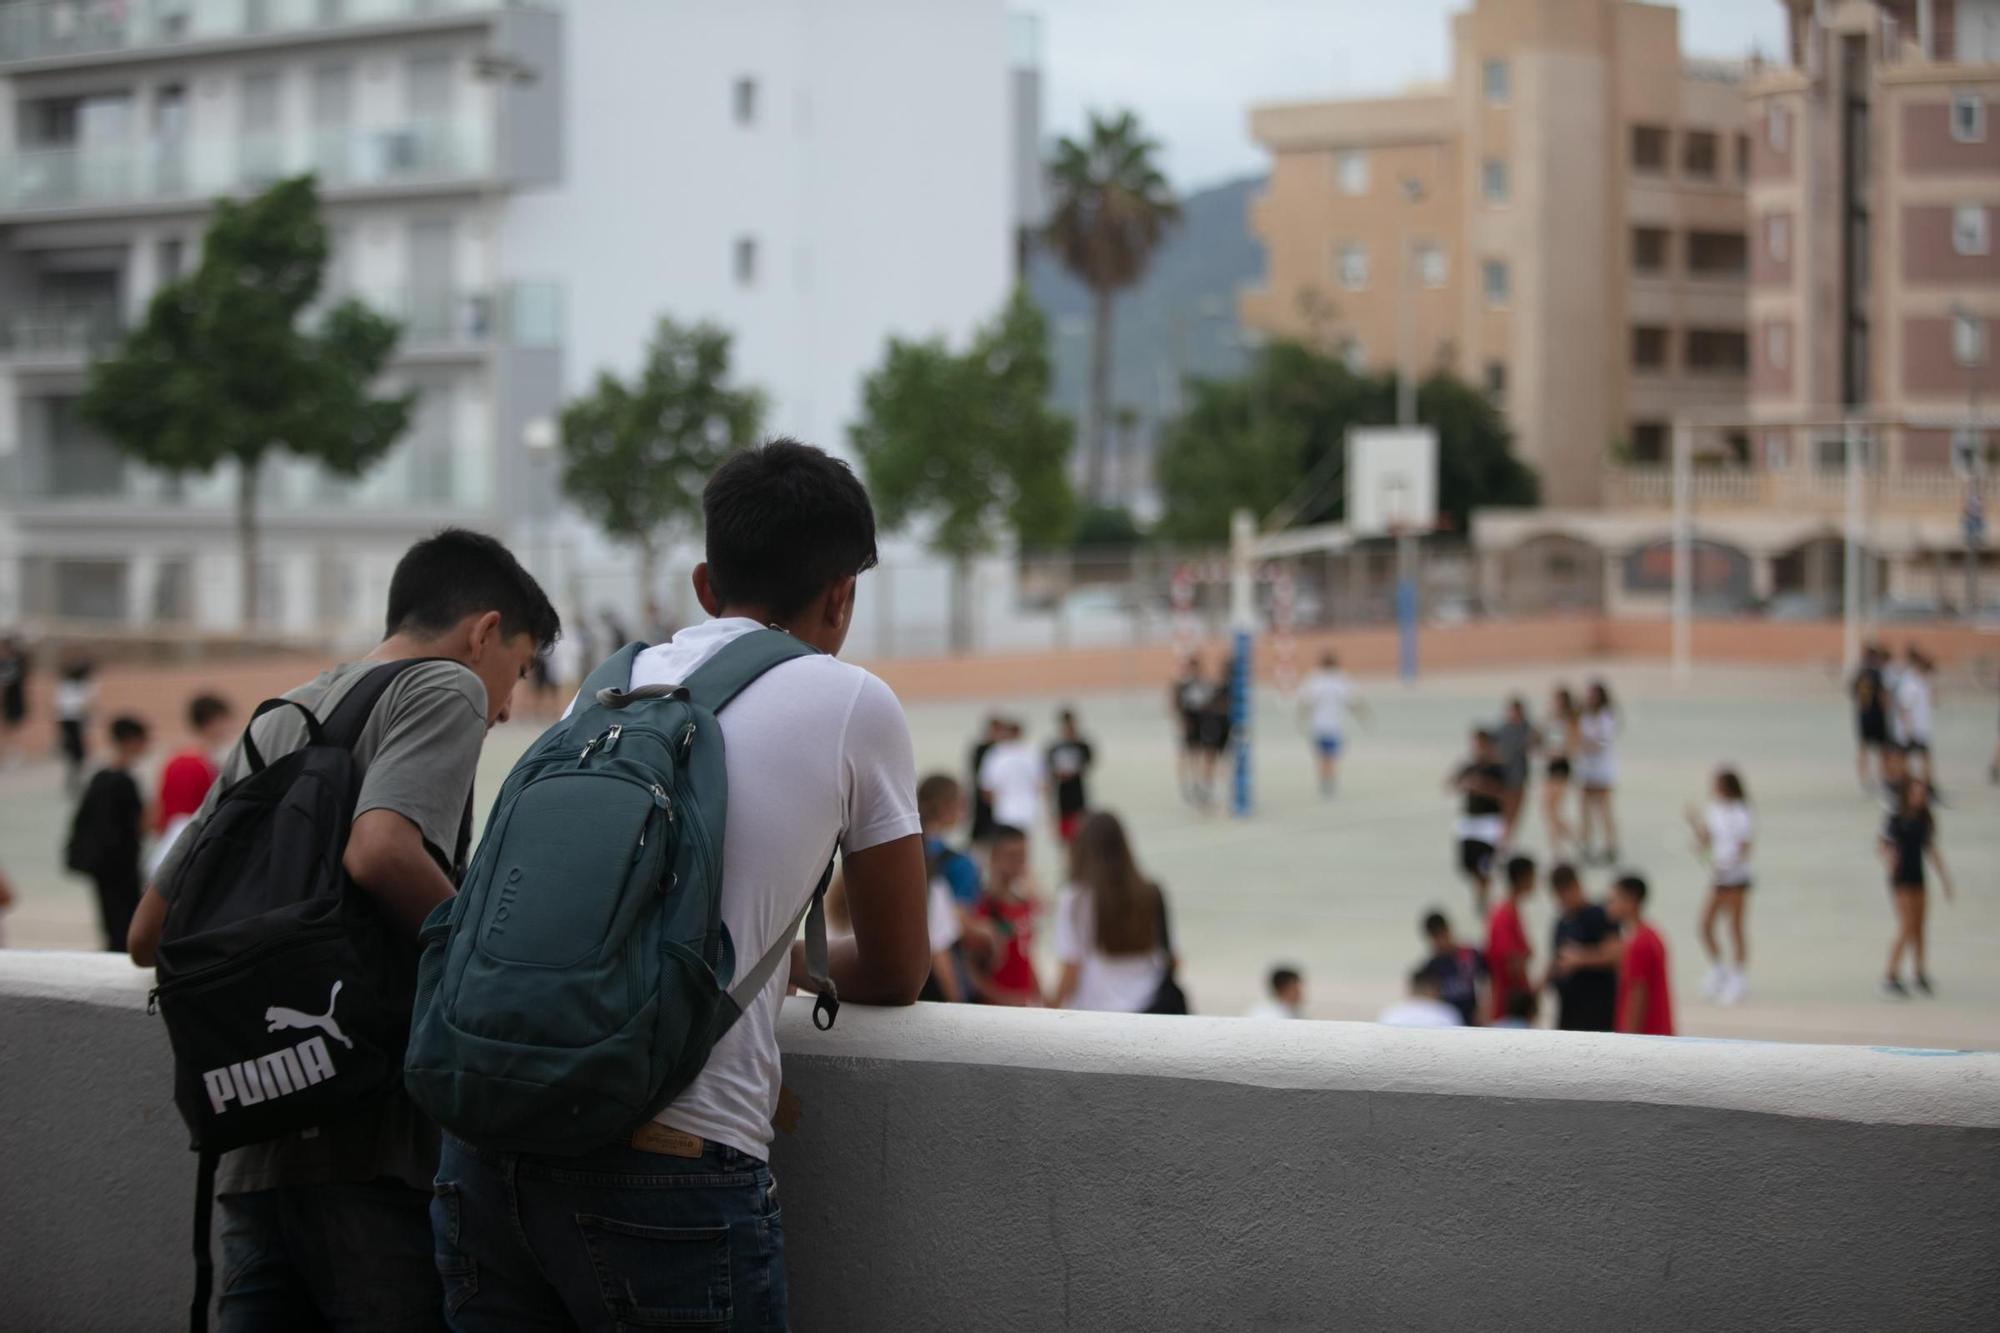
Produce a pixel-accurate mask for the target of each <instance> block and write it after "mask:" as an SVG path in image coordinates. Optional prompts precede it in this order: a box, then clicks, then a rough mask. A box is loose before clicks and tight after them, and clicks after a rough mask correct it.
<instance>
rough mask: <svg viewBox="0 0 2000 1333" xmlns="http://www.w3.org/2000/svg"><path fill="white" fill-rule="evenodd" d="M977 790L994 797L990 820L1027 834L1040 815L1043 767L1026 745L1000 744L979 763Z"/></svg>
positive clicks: (1025, 743) (1018, 743)
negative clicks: (991, 794)
mask: <svg viewBox="0 0 2000 1333" xmlns="http://www.w3.org/2000/svg"><path fill="white" fill-rule="evenodd" d="M979 788H980V790H981V791H989V792H992V793H993V818H994V819H995V820H996V821H997V822H999V823H1002V824H1009V825H1012V826H1013V827H1014V828H1017V829H1020V830H1021V831H1022V832H1024V833H1025V832H1027V831H1029V830H1031V829H1033V828H1034V827H1035V820H1036V818H1037V817H1038V816H1039V815H1040V814H1041V813H1042V765H1041V761H1040V760H1038V759H1036V758H1035V752H1034V751H1033V750H1031V749H1029V748H1028V743H1027V742H1026V741H1002V742H1000V743H999V744H998V745H996V746H994V747H993V748H992V749H990V750H988V751H987V752H986V758H984V759H982V760H980V762H979Z"/></svg>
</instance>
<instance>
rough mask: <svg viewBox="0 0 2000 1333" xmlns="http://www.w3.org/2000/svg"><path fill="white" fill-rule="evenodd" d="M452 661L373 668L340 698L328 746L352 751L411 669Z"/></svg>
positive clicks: (419, 660)
mask: <svg viewBox="0 0 2000 1333" xmlns="http://www.w3.org/2000/svg"><path fill="white" fill-rule="evenodd" d="M450 660H452V659H450V658H447V657H406V658H403V659H402V660H401V661H397V662H384V663H382V665H380V666H378V667H372V668H370V669H369V671H368V674H366V675H365V676H363V677H362V678H361V679H360V680H357V681H356V682H354V684H352V685H350V686H349V687H348V689H347V693H346V694H343V695H342V696H340V702H339V703H338V704H336V705H334V709H333V711H332V712H331V713H329V714H327V717H326V722H325V724H324V727H323V729H322V730H323V732H324V735H325V743H326V744H328V745H334V746H338V747H339V748H341V749H343V750H352V749H353V748H354V746H355V744H356V743H357V742H359V741H360V739H361V732H362V730H363V729H364V728H365V727H367V725H368V718H369V715H370V714H372V713H373V712H374V711H375V705H376V704H377V703H379V702H381V699H382V696H383V695H384V694H385V693H387V692H388V689H389V687H390V686H391V685H393V684H395V683H396V680H397V678H398V677H400V676H401V675H402V674H403V673H404V672H405V671H408V670H410V669H411V668H412V667H419V666H422V665H423V664H424V663H426V662H448V661H450ZM467 669H468V670H470V668H467ZM315 739H317V738H315Z"/></svg>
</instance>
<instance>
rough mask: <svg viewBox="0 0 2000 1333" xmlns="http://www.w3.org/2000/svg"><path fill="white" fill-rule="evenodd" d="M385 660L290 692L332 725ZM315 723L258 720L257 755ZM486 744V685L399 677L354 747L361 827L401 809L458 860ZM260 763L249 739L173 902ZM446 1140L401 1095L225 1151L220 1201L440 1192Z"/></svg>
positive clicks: (215, 790)
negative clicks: (381, 1186) (378, 813)
mask: <svg viewBox="0 0 2000 1333" xmlns="http://www.w3.org/2000/svg"><path fill="white" fill-rule="evenodd" d="M380 665H381V663H380V662H367V661H364V662H347V663H343V664H342V665H340V666H337V667H334V668H332V669H331V670H328V671H324V672H321V673H320V674H319V675H318V676H316V677H314V678H313V679H312V680H311V681H308V682H307V683H306V684H304V685H301V686H300V687H299V688H297V689H295V690H291V691H289V692H288V693H287V694H286V695H285V697H286V698H287V699H295V700H297V701H298V702H299V703H302V704H304V705H305V706H306V707H308V708H310V709H311V710H312V711H313V712H314V713H316V714H317V715H318V716H319V717H320V718H321V719H322V720H324V719H325V718H327V717H328V716H329V715H331V714H332V712H333V710H334V709H335V708H337V707H339V705H340V701H341V700H342V699H343V698H345V697H346V695H347V692H348V691H349V690H350V689H352V688H353V687H354V684H355V682H356V681H358V680H360V679H361V678H362V677H363V676H365V675H367V674H368V672H369V671H370V670H372V669H373V668H375V667H378V666H380ZM305 731H306V726H305V720H304V719H303V718H301V717H300V716H299V714H298V711H297V710H296V709H291V708H285V709H279V710H277V711H275V712H272V713H269V714H267V715H266V716H264V717H261V718H259V719H258V720H257V723H256V732H255V735H256V738H257V748H258V750H259V751H261V752H262V753H263V755H264V756H265V758H267V759H268V758H271V757H273V756H275V755H281V754H286V753H288V752H290V751H292V750H294V749H297V748H298V747H299V745H300V744H302V743H303V742H304V740H305ZM485 740H486V687H485V686H484V685H482V684H481V683H480V680H479V677H478V676H476V675H474V674H473V673H472V672H471V670H470V669H468V668H466V667H463V666H460V665H459V664H458V663H456V662H426V663H424V664H423V665H421V666H415V667H411V668H410V669H409V670H407V671H405V672H404V673H403V674H402V675H400V676H398V677H397V678H396V680H395V681H394V683H392V684H391V685H390V686H389V688H388V689H387V690H386V691H384V692H383V695H382V697H381V698H380V699H379V700H377V701H376V704H375V709H374V711H373V712H372V713H371V714H370V715H369V718H368V723H367V725H366V726H364V727H363V728H362V729H361V736H360V739H359V740H358V741H356V742H355V746H354V758H355V762H356V763H357V764H358V765H359V766H360V768H361V794H360V797H359V799H358V800H357V801H356V803H355V806H354V817H355V818H356V819H359V818H360V817H361V816H362V815H364V814H366V813H368V812H369V811H370V810H393V811H395V812H396V813H397V814H399V815H402V816H403V817H404V818H405V819H408V820H409V821H410V822H411V823H413V824H415V825H416V826H417V828H418V830H419V831H420V832H421V833H422V834H423V836H424V841H425V842H426V843H428V844H429V845H430V847H431V850H432V851H433V852H434V853H435V854H436V855H437V856H438V857H439V858H440V859H441V860H445V861H447V862H448V861H449V859H450V857H451V855H452V852H453V851H454V849H455V847H456V844H457V841H458V828H459V822H460V820H461V819H462V818H463V816H464V814H465V802H466V797H467V795H468V794H469V793H470V792H471V790H472V778H473V773H474V771H475V770H476V769H477V767H478V765H479V748H480V746H481V745H482V744H484V742H485ZM249 771H250V765H249V761H248V760H247V759H245V758H244V755H243V746H242V743H241V742H238V743H237V746H236V748H235V749H234V750H232V751H230V754H229V758H228V760H227V761H226V762H225V763H224V764H223V766H222V777H221V780H220V781H218V782H217V783H216V784H215V785H214V786H213V787H211V788H210V789H209V793H208V799H207V800H206V801H204V802H203V803H202V807H201V810H200V811H199V812H198V813H197V814H196V815H195V817H194V819H193V820H192V821H191V822H190V823H189V825H188V827H187V829H186V831H185V832H183V833H182V834H181V837H180V840H179V841H177V842H176V843H175V844H174V848H173V850H172V851H171V852H169V853H168V854H167V857H166V859H165V860H164V861H163V862H162V863H161V865H160V871H159V874H158V875H157V876H156V877H155V879H154V883H155V885H156V887H157V888H158V889H159V891H160V893H161V894H162V895H164V896H165V897H166V898H168V899H169V900H171V899H172V898H173V896H174V893H175V890H176V884H175V881H176V880H177V879H178V878H179V875H180V868H181V862H182V861H183V860H184V859H185V857H186V856H187V853H188V849H189V848H191V847H192V846H193V845H194V836H195V834H196V832H198V831H199V829H200V828H201V826H202V824H203V823H204V822H206V821H207V819H208V816H209V812H210V811H212V810H213V809H214V808H215V803H216V801H217V799H218V798H219V797H220V795H221V793H222V791H223V789H224V788H226V787H228V786H230V785H231V784H233V783H236V782H239V781H241V780H242V779H243V778H244V777H246V776H248V774H249ZM437 1159H438V1134H437V1127H436V1126H435V1125H433V1124H431V1123H430V1122H429V1121H428V1120H427V1119H425V1118H424V1116H423V1115H422V1114H421V1113H420V1112H418V1110H417V1109H416V1107H415V1106H413V1105H411V1103H410V1101H409V1099H408V1097H406V1096H405V1095H404V1094H403V1091H402V1089H401V1088H397V1089H395V1090H394V1091H393V1092H391V1093H389V1094H387V1095H386V1096H384V1097H382V1098H381V1099H379V1101H378V1102H377V1103H374V1104H371V1105H370V1106H369V1107H368V1108H366V1109H365V1110H363V1111H360V1112H357V1113H356V1114H355V1115H353V1116H350V1117H349V1118H347V1119H346V1120H343V1121H341V1122H340V1123H338V1124H334V1125H323V1126H321V1127H320V1128H318V1129H316V1130H307V1131H304V1132H303V1133H299V1134H288V1135H286V1136H285V1137H284V1138H282V1139H273V1140H271V1141H270V1142H268V1143H257V1144H252V1145H251V1146H249V1147H247V1148H239V1149H237V1150H236V1151H234V1152H230V1153H226V1154H224V1156H223V1158H222V1162H221V1164H220V1165H219V1167H218V1168H217V1171H216V1185H215V1189H216V1193H218V1194H245V1193H248V1192H250V1191H252V1190H262V1189H276V1188H279V1187H281V1186H288V1185H326V1184H336V1183H346V1184H355V1183H365V1182H367V1181H371V1180H376V1179H380V1178H382V1177H384V1176H386V1177H389V1178H391V1179H395V1180H401V1181H403V1182H404V1183H405V1184H408V1185H410V1186H412V1187H413V1188H416V1189H421V1190H426V1191H428V1190H429V1189H430V1188H431V1181H432V1180H433V1179H434V1178H435V1177H436V1174H437Z"/></svg>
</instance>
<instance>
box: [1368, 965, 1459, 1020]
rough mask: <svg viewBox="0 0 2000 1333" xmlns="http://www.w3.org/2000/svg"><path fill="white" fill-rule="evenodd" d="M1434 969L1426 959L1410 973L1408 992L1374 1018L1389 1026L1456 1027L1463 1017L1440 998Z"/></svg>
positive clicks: (1437, 978) (1437, 977)
mask: <svg viewBox="0 0 2000 1333" xmlns="http://www.w3.org/2000/svg"><path fill="white" fill-rule="evenodd" d="M1439 982H1440V978H1439V976H1438V971H1437V969H1436V968H1435V967H1434V966H1433V965H1432V964H1431V963H1428V962H1426V963H1425V964H1424V965H1423V966H1422V967H1420V968H1418V969H1417V970H1416V971H1415V972H1412V973H1411V974H1410V993H1409V995H1408V997H1406V998H1405V999H1402V1000H1399V1001H1397V1002H1396V1003H1395V1004H1392V1005H1390V1006H1389V1007H1388V1008H1387V1009H1384V1010H1383V1011H1382V1016H1381V1017H1380V1018H1377V1019H1376V1020H1375V1021H1376V1022H1377V1023H1380V1024H1381V1025H1382V1026H1383V1027H1390V1028H1458V1027H1464V1026H1465V1018H1464V1016H1463V1015H1462V1014H1460V1013H1459V1012H1458V1010H1457V1009H1456V1008H1455V1007H1453V1006H1452V1005H1449V1004H1446V1003H1445V1002H1444V1001H1443V1000H1442V999H1440V998H1439Z"/></svg>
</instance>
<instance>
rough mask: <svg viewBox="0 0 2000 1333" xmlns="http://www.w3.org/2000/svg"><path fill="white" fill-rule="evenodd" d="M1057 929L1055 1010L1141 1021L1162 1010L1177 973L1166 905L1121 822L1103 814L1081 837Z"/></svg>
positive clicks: (1085, 826)
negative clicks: (1128, 1016)
mask: <svg viewBox="0 0 2000 1333" xmlns="http://www.w3.org/2000/svg"><path fill="white" fill-rule="evenodd" d="M1054 924H1055V956H1056V962H1057V964H1058V965H1059V966H1060V967H1061V972H1060V974H1059V976H1058V979H1057V981H1056V999H1055V1007H1056V1008H1058V1009H1100V1010H1109V1011H1112V1012H1116V1013H1126V1014H1142V1013H1146V1012H1147V1011H1149V1010H1153V1009H1154V1008H1155V1006H1156V1005H1157V1004H1158V1003H1159V1001H1160V999H1161V995H1162V991H1163V990H1164V989H1165V987H1166V983H1167V982H1168V981H1169V980H1170V979H1171V977H1172V975H1173V971H1174V959H1173V956H1172V954H1171V953H1170V952H1169V950H1168V947H1167V935H1168V932H1167V905H1166V899H1165V897H1163V896H1162V894H1161V893H1160V889H1159V886H1158V885H1156V884H1154V883H1152V882H1151V881H1150V880H1148V879H1146V877H1145V876H1144V875H1142V874H1141V873H1140V872H1139V867H1138V864H1137V863H1136V862H1135V861H1134V860H1133V859H1132V847H1131V844H1130V843H1129V842H1127V841H1126V838H1125V827H1124V825H1122V824H1120V823H1119V822H1118V817H1117V816H1116V815H1112V814H1108V813H1106V812H1105V811H1102V810H1100V811H1098V812H1096V813H1095V814H1093V815H1091V816H1089V817H1088V818H1087V819H1085V820H1084V821H1083V827H1082V828H1080V829H1078V830H1077V833H1076V841H1075V842H1073V843H1071V844H1070V883H1069V885H1068V886H1067V887H1066V888H1064V889H1063V891H1062V894H1061V896H1060V897H1059V898H1058V899H1057V902H1056V915H1055V923H1054Z"/></svg>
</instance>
